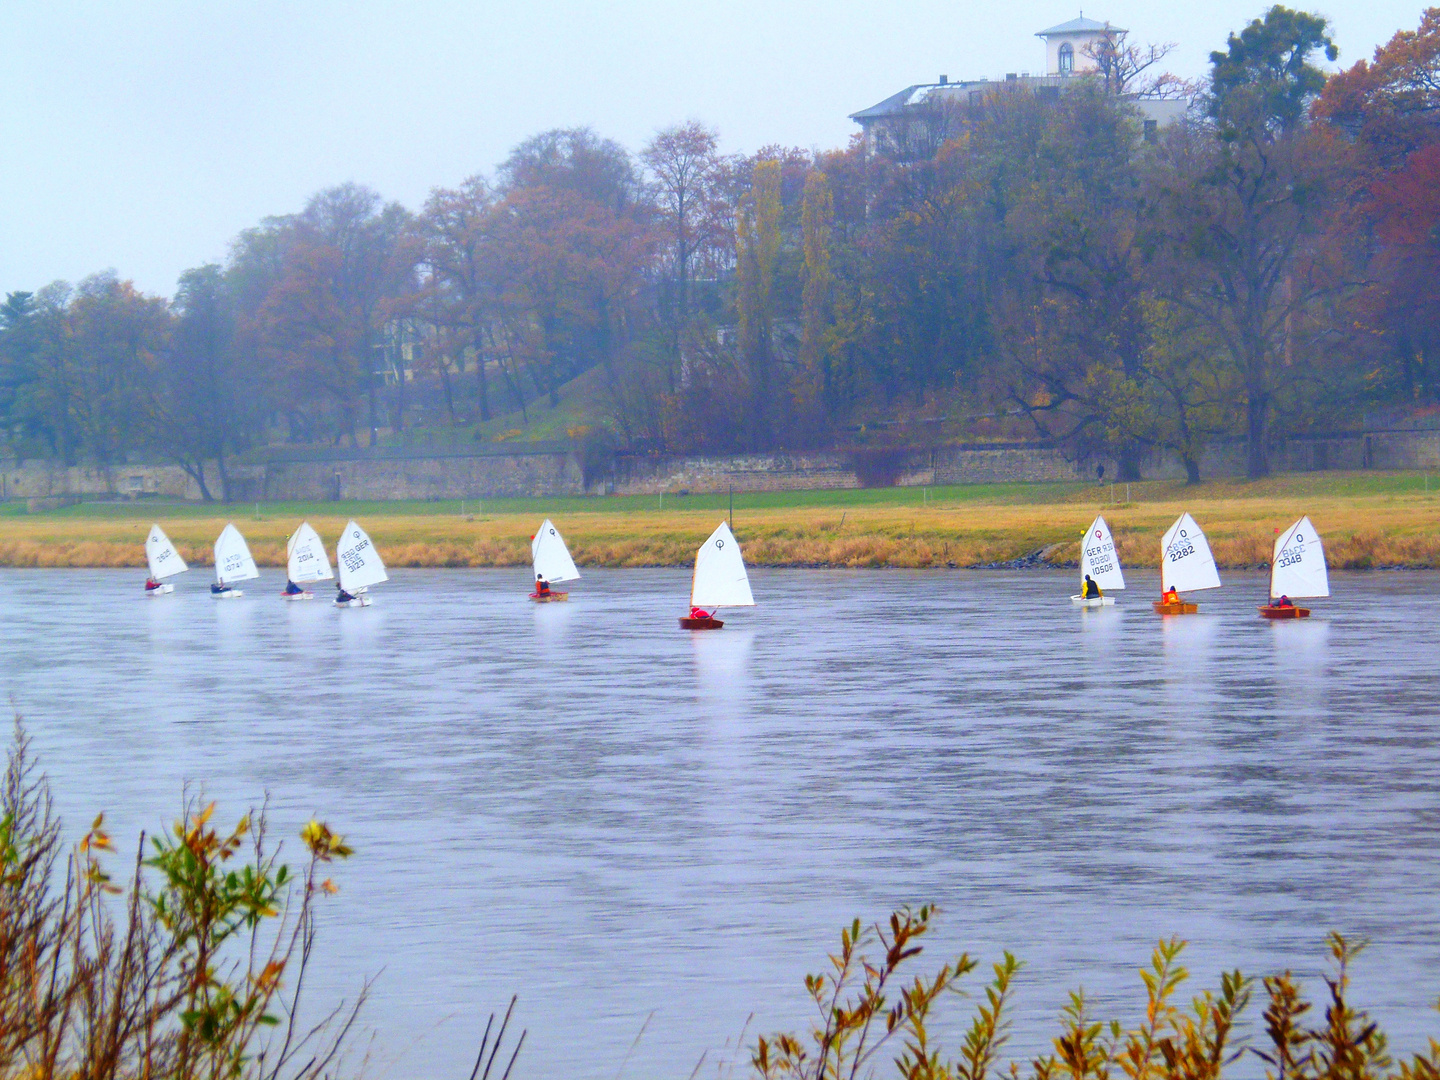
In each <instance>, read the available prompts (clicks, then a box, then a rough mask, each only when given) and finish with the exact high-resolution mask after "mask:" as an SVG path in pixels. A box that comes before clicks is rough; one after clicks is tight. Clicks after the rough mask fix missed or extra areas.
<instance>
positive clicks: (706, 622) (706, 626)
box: [680, 616, 725, 630]
mask: <svg viewBox="0 0 1440 1080" xmlns="http://www.w3.org/2000/svg"><path fill="white" fill-rule="evenodd" d="M724 625H725V623H724V622H722V621H721V620H720V619H716V618H713V617H712V618H704V619H692V618H689V617H688V616H681V618H680V629H681V630H719V629H720V628H721V627H722V626H724Z"/></svg>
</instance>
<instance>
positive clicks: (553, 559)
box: [530, 518, 580, 604]
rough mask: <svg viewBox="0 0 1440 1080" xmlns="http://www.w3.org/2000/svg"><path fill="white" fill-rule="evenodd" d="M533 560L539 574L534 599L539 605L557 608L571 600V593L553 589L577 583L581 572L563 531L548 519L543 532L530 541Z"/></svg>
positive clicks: (537, 574) (536, 575) (542, 529)
mask: <svg viewBox="0 0 1440 1080" xmlns="http://www.w3.org/2000/svg"><path fill="white" fill-rule="evenodd" d="M530 559H531V563H532V565H533V566H534V570H535V591H534V592H532V593H531V594H530V599H531V600H534V601H535V602H536V603H537V604H553V603H556V602H558V601H561V600H569V599H570V594H569V593H568V592H555V591H554V590H553V589H551V588H550V586H551V585H553V584H554V583H555V582H557V581H576V580H578V579H579V577H580V571H579V570H577V569H576V568H575V560H574V559H572V558H570V549H569V548H567V547H566V546H565V540H564V538H563V537H561V535H560V531H559V530H558V529H556V528H555V526H554V525H552V524H550V519H549V518H546V519H545V521H544V522H543V523H542V524H541V526H540V531H539V532H537V533H536V534H535V535H534V536H532V537H531V538H530Z"/></svg>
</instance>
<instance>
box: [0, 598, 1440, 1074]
mask: <svg viewBox="0 0 1440 1080" xmlns="http://www.w3.org/2000/svg"><path fill="white" fill-rule="evenodd" d="M204 573H205V572H204V571H197V572H192V573H191V574H189V575H186V576H184V577H181V578H180V579H178V581H179V584H178V585H177V588H176V592H175V594H174V595H172V596H168V597H162V598H150V599H146V598H143V597H142V596H141V595H140V583H141V580H142V578H143V573H141V572H135V571H41V570H5V571H0V618H3V622H4V626H5V627H6V631H7V632H6V634H5V635H4V638H3V644H0V684H3V690H4V692H5V693H6V694H7V695H8V696H9V697H10V698H11V699H12V700H13V702H14V704H15V706H16V708H18V709H19V710H20V711H21V712H22V713H23V714H24V716H25V719H26V723H27V726H28V728H29V730H30V732H31V734H32V736H33V738H34V741H35V745H36V749H37V751H38V752H39V754H40V756H41V759H42V764H43V765H44V767H45V768H46V770H47V771H48V772H49V774H50V775H51V777H52V778H53V781H54V784H55V786H56V791H57V796H58V801H59V805H60V808H61V810H62V811H63V812H64V814H65V815H66V821H67V826H68V828H69V833H70V835H72V836H78V833H79V831H80V830H81V829H82V828H83V826H84V824H86V823H88V821H89V819H90V817H92V816H93V815H94V813H95V812H97V811H99V810H105V811H106V812H107V814H108V817H107V821H109V822H110V823H111V826H112V831H113V832H114V834H115V835H116V839H117V842H119V843H120V844H121V846H122V847H124V846H126V845H133V844H134V842H135V838H136V836H137V834H138V831H139V830H140V829H141V828H142V827H144V828H154V827H156V826H160V825H163V824H165V823H166V822H168V821H169V820H171V819H173V818H174V817H175V816H176V813H177V812H178V810H179V807H180V804H181V798H182V790H183V788H184V785H185V784H186V783H187V782H190V783H191V784H192V785H203V787H204V789H205V791H206V793H207V797H213V798H216V799H218V800H219V801H220V808H219V810H218V811H217V812H218V813H219V814H220V815H221V816H222V817H230V818H234V817H237V816H238V815H239V814H240V813H241V812H243V811H244V809H245V808H246V807H248V806H249V805H250V804H251V803H253V802H255V801H257V800H259V799H260V798H261V797H262V796H263V795H264V793H266V792H268V793H269V795H270V818H271V825H272V829H273V831H274V832H275V834H276V835H278V836H285V837H291V838H293V837H294V836H295V834H296V833H297V832H298V830H299V828H300V826H301V825H302V824H303V822H304V821H305V820H306V819H308V818H309V817H310V816H311V815H312V814H313V815H315V816H318V817H321V818H323V819H325V820H326V821H328V822H329V823H330V824H331V825H332V827H334V828H335V829H336V830H337V831H339V832H342V833H344V834H345V836H346V837H347V838H348V839H349V840H350V841H351V842H352V843H353V845H354V847H355V848H356V852H357V853H356V855H355V857H354V858H353V859H352V860H350V861H349V862H348V863H346V864H344V865H341V866H339V867H337V868H336V871H335V875H334V876H335V878H336V879H337V881H338V882H339V884H340V887H341V891H340V893H339V895H338V896H336V897H334V898H331V899H329V900H328V901H327V902H326V903H325V904H324V905H323V907H324V918H323V925H322V928H321V944H320V958H319V959H320V964H319V967H318V969H317V971H316V979H315V982H314V983H313V985H312V986H311V987H310V990H311V994H312V999H311V1000H312V1001H314V1002H316V1003H317V1004H318V1003H319V1002H320V1001H322V1000H323V1001H328V1000H331V999H333V998H336V997H338V996H340V995H342V994H346V993H352V992H353V990H354V989H355V987H356V986H357V985H358V983H359V982H360V981H361V980H362V979H364V978H365V977H366V976H370V975H374V976H376V982H375V987H374V991H373V994H372V997H371V1000H370V1003H369V1006H368V1008H367V1010H366V1012H365V1014H364V1015H365V1021H366V1024H367V1026H368V1028H369V1029H372V1030H373V1031H374V1042H373V1044H372V1047H371V1055H372V1064H371V1066H370V1068H369V1072H370V1074H371V1075H372V1076H377V1077H395V1078H399V1077H410V1076H432V1077H436V1078H440V1077H451V1078H457V1080H463V1078H464V1077H465V1076H468V1075H469V1069H470V1065H471V1062H472V1059H473V1054H474V1049H475V1046H476V1044H477V1042H478V1039H479V1035H480V1032H481V1030H482V1029H483V1027H484V1023H485V1017H486V1015H488V1013H489V1012H490V1010H491V1009H493V1008H497V1007H498V1008H503V1007H504V1005H505V1003H506V1002H507V1001H508V1000H509V997H510V995H511V994H512V993H518V994H519V995H520V1002H519V1005H518V1006H517V1009H516V1023H517V1025H519V1026H523V1027H525V1028H528V1030H529V1035H528V1037H527V1040H526V1045H525V1048H524V1050H523V1052H522V1055H521V1059H520V1064H519V1065H518V1066H517V1069H516V1074H515V1075H516V1077H522V1076H545V1075H569V1076H573V1077H586V1078H588V1077H596V1078H607V1080H608V1078H613V1077H616V1076H617V1075H623V1076H627V1077H651V1076H655V1077H659V1076H666V1077H680V1078H682V1080H683V1078H684V1077H686V1076H689V1075H690V1074H691V1070H692V1068H694V1067H695V1065H696V1063H697V1062H698V1061H700V1059H701V1055H702V1054H704V1055H705V1063H704V1064H703V1065H702V1066H701V1071H700V1073H699V1075H701V1076H707V1075H715V1074H716V1071H717V1068H719V1067H720V1066H721V1065H722V1063H723V1062H724V1061H726V1060H731V1061H733V1060H734V1059H735V1054H734V1046H735V1044H736V1043H737V1041H739V1040H740V1038H741V1034H742V1031H743V1032H744V1036H743V1037H744V1040H745V1041H746V1042H750V1041H753V1037H754V1035H755V1034H756V1033H757V1032H760V1031H770V1030H775V1029H777V1028H794V1027H798V1026H799V1025H800V1024H802V1023H803V1022H805V1021H806V1020H807V1019H808V1017H809V1016H810V1011H809V1010H807V1008H806V1004H807V999H806V997H805V990H804V987H803V984H802V978H803V975H804V974H805V973H806V972H810V971H820V970H821V969H822V968H823V967H824V956H825V953H826V952H827V951H829V950H832V949H833V948H834V947H835V944H836V942H837V938H838V934H839V928H840V926H841V925H842V924H845V923H848V921H849V920H850V919H851V918H853V917H855V916H859V917H861V918H864V919H868V920H873V919H876V918H880V917H882V916H884V915H885V914H886V913H887V912H888V911H890V910H891V908H893V907H894V906H896V905H899V904H902V903H913V904H918V903H922V902H927V901H928V902H934V903H937V904H939V905H940V907H941V909H942V914H941V916H940V920H939V924H938V928H937V931H936V934H935V937H934V940H933V941H932V942H931V943H930V946H929V948H928V949H927V951H926V953H925V955H924V957H922V960H923V961H924V966H927V967H933V966H936V965H938V963H939V962H940V960H941V959H942V958H944V957H945V956H946V955H947V954H948V953H953V952H958V951H960V950H962V949H964V950H969V951H971V952H972V953H974V954H976V955H978V956H979V957H980V958H981V959H982V960H983V961H984V962H985V963H986V964H987V965H988V963H989V962H991V961H994V960H996V959H998V958H999V955H1000V950H1001V949H1002V948H1008V949H1010V950H1011V951H1013V952H1014V953H1016V954H1017V955H1018V956H1019V957H1020V958H1021V959H1022V960H1023V961H1024V962H1025V963H1026V967H1025V969H1024V971H1023V973H1022V976H1021V978H1020V980H1019V981H1018V984H1017V988H1018V995H1019V996H1018V1006H1017V1012H1016V1014H1015V1018H1016V1026H1015V1029H1014V1039H1013V1043H1012V1047H1011V1049H1012V1051H1013V1053H1014V1054H1015V1055H1028V1054H1030V1053H1033V1052H1035V1051H1037V1050H1039V1049H1041V1048H1043V1047H1044V1046H1045V1044H1046V1040H1047V1039H1048V1037H1049V1036H1050V1035H1051V1034H1052V1033H1053V1031H1054V1021H1055V1018H1056V1016H1057V1014H1058V1012H1059V1010H1060V1008H1061V1006H1062V1005H1063V1004H1064V1002H1065V995H1066V992H1067V991H1068V990H1070V989H1073V988H1075V987H1076V986H1078V985H1080V984H1082V983H1083V985H1084V986H1085V989H1086V991H1087V993H1088V994H1089V995H1090V996H1091V997H1092V999H1093V1000H1094V1002H1095V1005H1096V1009H1097V1011H1098V1012H1099V1013H1100V1014H1101V1015H1106V1016H1108V1015H1112V1014H1118V1015H1120V1016H1121V1018H1122V1019H1126V1020H1132V1021H1133V1020H1135V1019H1136V1018H1137V1015H1138V1010H1139V1007H1140V1004H1141V1002H1142V1001H1143V996H1142V992H1141V988H1140V983H1139V979H1138V976H1137V975H1136V969H1137V968H1138V967H1139V966H1140V965H1141V964H1142V963H1143V962H1145V961H1146V959H1147V958H1148V955H1149V951H1150V949H1151V947H1152V946H1153V944H1154V942H1155V941H1156V939H1158V938H1160V937H1168V936H1170V935H1172V934H1178V935H1181V936H1184V937H1186V938H1188V939H1189V940H1190V941H1191V945H1190V948H1189V950H1188V952H1187V954H1186V957H1187V962H1188V966H1189V968H1190V969H1191V971H1192V972H1193V977H1192V982H1191V984H1190V987H1191V989H1192V990H1194V991H1197V992H1198V990H1199V989H1201V988H1202V987H1211V986H1215V985H1216V984H1218V972H1219V970H1220V969H1221V967H1222V966H1224V967H1230V966H1236V965H1238V966H1240V967H1242V968H1243V969H1244V970H1246V971H1247V972H1250V973H1254V974H1264V973H1268V972H1271V971H1274V970H1277V969H1279V968H1282V967H1293V968H1294V969H1295V970H1296V972H1297V973H1300V974H1303V975H1305V976H1306V977H1307V979H1308V980H1309V983H1310V986H1309V988H1310V990H1311V992H1312V994H1313V995H1316V996H1318V995H1319V994H1320V993H1321V992H1322V990H1323V987H1321V986H1320V984H1319V981H1318V975H1319V973H1320V972H1322V971H1323V970H1324V966H1325V965H1324V961H1325V944H1324V935H1325V932H1326V931H1327V930H1329V929H1332V928H1334V929H1338V930H1341V931H1343V932H1346V933H1348V934H1353V935H1355V936H1357V937H1365V938H1368V939H1369V940H1370V942H1371V946H1370V949H1369V951H1368V952H1367V953H1366V954H1365V955H1364V956H1363V957H1362V960H1361V964H1360V967H1359V970H1358V972H1357V992H1358V996H1359V997H1360V998H1361V999H1362V1000H1363V1002H1364V1003H1365V1004H1366V1005H1368V1006H1370V1007H1372V1008H1373V1010H1374V1011H1375V1013H1376V1014H1377V1015H1378V1016H1379V1018H1380V1019H1381V1020H1382V1021H1383V1023H1384V1024H1385V1025H1386V1027H1387V1028H1388V1029H1389V1031H1390V1033H1391V1035H1392V1040H1393V1045H1394V1046H1395V1047H1396V1048H1397V1049H1403V1050H1412V1049H1418V1048H1419V1047H1420V1045H1421V1043H1422V1037H1423V1036H1424V1035H1427V1034H1430V1033H1433V1032H1437V1031H1440V1017H1437V1016H1436V1015H1435V1014H1434V1012H1433V1010H1432V1009H1431V1008H1430V1006H1431V1004H1432V1003H1433V1002H1434V1001H1435V999H1436V998H1437V996H1440V963H1437V961H1440V934H1437V930H1440V905H1437V904H1436V902H1435V898H1436V893H1437V886H1440V844H1437V843H1436V839H1437V829H1440V792H1437V785H1436V778H1437V776H1440V736H1437V730H1436V729H1437V723H1436V717H1437V715H1440V709H1437V705H1440V648H1437V646H1440V623H1437V621H1436V620H1435V619H1433V618H1432V617H1430V615H1429V614H1428V613H1429V611H1430V610H1431V609H1430V607H1429V604H1430V602H1431V600H1432V598H1433V597H1435V596H1436V595H1437V593H1440V575H1437V574H1434V573H1428V572H1415V573H1371V574H1344V573H1337V574H1334V575H1333V577H1332V588H1333V590H1334V594H1335V595H1334V597H1333V598H1332V599H1329V600H1324V601H1318V602H1316V604H1315V608H1316V613H1315V617H1314V618H1313V619H1311V620H1310V621H1309V622H1308V623H1288V624H1269V623H1266V622H1263V621H1262V620H1260V619H1259V618H1257V617H1256V612H1255V607H1254V605H1255V604H1256V603H1257V602H1259V601H1260V600H1261V599H1263V594H1264V591H1265V588H1264V579H1263V577H1262V576H1261V575H1260V574H1256V573H1227V574H1225V575H1224V576H1225V579H1226V585H1225V587H1224V588H1223V589H1221V590H1219V591H1218V592H1212V593H1209V594H1201V595H1199V596H1197V599H1200V600H1201V612H1202V614H1201V615H1200V616H1198V617H1191V618H1182V619H1165V620H1162V619H1159V618H1157V617H1156V616H1154V615H1153V614H1151V612H1150V611H1149V605H1148V602H1147V601H1148V599H1149V598H1150V596H1151V595H1152V594H1153V593H1154V592H1155V591H1156V589H1157V585H1156V583H1155V578H1154V575H1147V574H1144V573H1134V574H1132V575H1131V590H1130V591H1129V592H1128V593H1125V594H1123V596H1122V598H1121V601H1120V605H1121V606H1119V607H1117V608H1114V609H1108V610H1102V611H1097V612H1088V611H1079V610H1076V609H1073V608H1072V607H1071V606H1070V604H1069V602H1068V600H1067V596H1068V594H1069V593H1070V592H1072V591H1074V590H1073V582H1072V580H1071V578H1070V576H1069V575H1068V574H1060V573H1056V572H1050V571H1017V572H965V571H954V572H945V571H931V572H917V573H907V572H895V571H858V572H845V571H800V570H759V571H755V572H754V573H753V574H752V582H753V585H754V591H755V594H756V597H757V599H758V601H759V606H758V607H756V608H755V609H753V610H748V611H739V612H732V613H729V614H728V615H727V618H728V620H729V625H727V626H726V628H725V629H724V630H723V631H720V632H718V633H709V634H691V633H685V632H681V631H680V630H678V629H677V626H676V621H675V620H676V616H677V615H679V614H681V613H683V610H684V603H685V599H686V596H687V593H688V583H689V573H688V571H684V570H651V571H609V572H604V571H595V572H591V573H587V574H586V576H585V578H584V580H582V581H580V582H578V583H576V584H575V585H574V586H573V590H572V600H571V602H570V603H568V604H554V605H548V606H545V607H535V606H533V605H531V604H529V603H528V602H527V601H526V599H525V596H524V593H525V591H526V587H527V586H526V575H525V573H524V571H468V570H453V571H444V570H434V571H420V570H411V571H406V570H398V571H395V572H394V573H393V577H392V580H391V581H390V582H388V583H386V584H384V585H381V586H380V587H378V588H376V589H375V590H374V596H375V604H374V606H373V607H370V608H368V609H364V610H343V611H341V610H336V609H335V608H334V607H333V606H331V605H330V604H329V603H328V602H326V601H325V598H324V597H321V598H319V599H317V601H316V602H314V603H303V604H286V603H283V602H282V601H281V600H280V599H279V597H278V595H277V594H278V592H279V589H280V586H281V585H282V584H283V579H282V578H281V577H280V576H278V574H277V573H276V572H274V571H267V572H266V574H265V576H264V577H263V578H262V581H261V583H259V584H258V585H257V583H254V582H251V583H249V584H250V585H251V588H249V589H248V590H247V595H246V596H245V597H243V598H240V599H237V600H234V601H226V602H216V601H213V600H212V599H211V598H210V597H209V596H208V595H207V593H206V592H205V582H204V580H203V579H204ZM290 844H291V848H290V850H291V854H292V856H295V857H297V858H298V842H296V841H294V840H293V839H292V840H291V841H290ZM969 983H970V988H971V989H972V990H976V991H978V989H979V986H980V978H979V976H978V975H976V976H972V977H971V979H970V981H969ZM1186 996H1187V997H1188V994H1187V995H1186ZM968 1008H969V1005H968V1004H967V1003H966V1002H963V1001H954V1000H952V1001H950V1002H948V1003H947V1004H946V1005H945V1006H944V1009H945V1015H947V1016H949V1017H951V1020H950V1021H948V1022H947V1023H944V1024H942V1025H941V1026H940V1028H939V1029H938V1033H939V1034H940V1035H941V1036H942V1038H943V1039H944V1041H945V1042H946V1044H947V1047H948V1048H949V1049H951V1050H952V1051H953V1050H958V1047H959V1035H958V1031H959V1028H960V1025H961V1022H962V1021H963V1020H964V1019H965V1018H966V1016H968ZM1259 1010H1260V1006H1259V1004H1258V1003H1257V1004H1256V1005H1253V1006H1252V1013H1253V1014H1254V1016H1255V1018H1258V1013H1259ZM752 1015H753V1018H752ZM747 1022H748V1027H747ZM642 1028H643V1034H641V1031H642ZM637 1035H638V1036H639V1038H638V1040H637ZM727 1044H728V1046H729V1047H730V1049H729V1050H727V1049H726V1047H727ZM742 1071H743V1070H739V1069H738V1068H737V1073H738V1072H742ZM1247 1071H1249V1072H1252V1073H1258V1071H1259V1069H1258V1067H1257V1068H1247Z"/></svg>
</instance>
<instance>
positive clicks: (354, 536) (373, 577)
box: [335, 521, 390, 593]
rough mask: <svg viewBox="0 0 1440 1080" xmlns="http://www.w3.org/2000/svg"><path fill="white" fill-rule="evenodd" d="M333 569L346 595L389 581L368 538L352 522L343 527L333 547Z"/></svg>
mask: <svg viewBox="0 0 1440 1080" xmlns="http://www.w3.org/2000/svg"><path fill="white" fill-rule="evenodd" d="M335 569H336V570H338V571H339V572H340V587H341V588H342V589H344V590H345V591H346V592H348V593H353V592H355V590H357V589H368V588H369V587H370V586H371V585H378V584H379V583H380V582H382V581H389V580H390V576H389V575H388V574H386V573H385V564H384V563H383V562H381V561H380V553H379V552H378V551H376V550H375V545H374V544H372V543H371V542H370V537H369V536H367V535H365V530H364V529H362V528H360V526H359V525H357V524H355V522H353V521H352V522H350V524H349V525H346V526H345V531H344V532H343V533H341V534H340V542H339V543H338V544H336V545H335Z"/></svg>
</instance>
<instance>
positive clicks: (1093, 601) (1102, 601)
mask: <svg viewBox="0 0 1440 1080" xmlns="http://www.w3.org/2000/svg"><path fill="white" fill-rule="evenodd" d="M1070 603H1072V604H1074V605H1075V606H1076V607H1088V608H1097V607H1114V606H1115V598H1114V597H1113V596H1092V597H1090V598H1089V599H1088V600H1087V599H1086V598H1085V597H1083V596H1072V597H1070Z"/></svg>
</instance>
